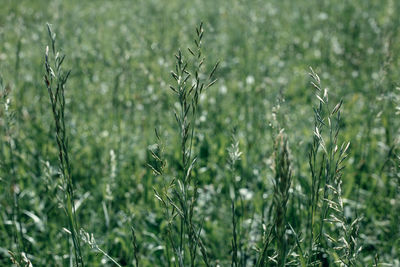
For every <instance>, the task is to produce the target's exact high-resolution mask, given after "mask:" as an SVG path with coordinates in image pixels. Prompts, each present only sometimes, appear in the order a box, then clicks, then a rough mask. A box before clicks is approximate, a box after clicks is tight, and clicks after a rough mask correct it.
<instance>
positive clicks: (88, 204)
mask: <svg viewBox="0 0 400 267" xmlns="http://www.w3.org/2000/svg"><path fill="white" fill-rule="evenodd" d="M0 5H1V8H0V74H1V76H2V77H3V80H4V85H5V86H6V87H9V88H10V89H11V94H10V100H11V106H10V109H11V110H13V112H14V119H13V125H12V128H11V133H12V136H11V137H10V136H9V135H7V134H6V132H5V125H6V120H5V119H4V118H5V117H4V116H3V115H4V110H3V109H2V110H1V111H0V112H1V113H0V114H1V117H0V126H1V128H0V131H1V136H0V141H1V146H0V149H1V153H0V157H1V158H0V162H1V171H0V177H1V180H0V189H1V191H0V216H1V217H0V265H3V266H9V264H10V261H9V256H8V253H7V250H13V249H14V242H13V238H12V235H11V224H12V223H11V219H12V218H11V207H12V205H13V202H12V201H13V200H12V196H11V195H10V193H9V192H10V186H11V185H10V173H9V171H8V170H9V167H10V165H9V164H10V156H9V148H8V146H7V145H6V144H7V140H9V138H12V140H13V148H14V149H13V151H14V153H15V155H16V156H15V170H16V173H15V177H16V179H17V180H18V187H19V190H20V195H19V202H20V209H21V214H22V217H21V220H22V222H23V233H24V236H25V239H26V242H25V243H26V246H27V250H28V251H27V252H28V254H29V255H30V259H31V260H32V263H33V266H67V265H68V263H69V253H70V251H69V246H68V236H67V234H66V233H65V232H64V231H63V230H62V228H63V227H66V221H65V220H64V218H65V215H64V213H63V210H62V209H60V208H59V204H58V201H57V198H56V195H57V194H58V193H57V191H58V190H57V186H56V183H55V182H54V180H56V178H57V164H58V163H57V147H56V144H55V140H54V124H53V119H52V114H51V110H50V103H49V98H48V94H47V90H46V88H45V86H44V82H43V75H44V72H45V69H44V52H45V47H46V45H47V44H48V43H49V38H48V34H47V29H46V22H48V23H50V24H51V25H52V29H53V31H54V32H56V33H57V43H56V44H57V46H58V47H59V48H61V49H62V52H63V53H64V54H65V55H66V59H65V63H64V68H67V69H71V76H70V79H69V81H68V84H67V89H66V101H67V106H66V119H67V128H68V134H69V142H70V155H71V160H72V166H73V177H74V180H75V183H74V185H75V188H76V198H77V202H76V204H77V205H78V210H77V213H78V217H79V225H80V226H81V227H83V228H85V230H87V231H88V232H91V233H93V234H94V236H95V237H96V239H97V241H98V243H99V244H100V246H101V247H102V248H103V249H104V250H105V251H107V252H108V253H109V254H110V255H111V256H112V257H114V258H115V259H116V260H117V261H119V262H120V263H121V264H122V265H131V264H132V261H133V256H132V244H131V235H130V227H131V226H134V227H135V229H136V231H137V235H138V243H139V244H140V252H141V258H142V264H143V265H144V266H163V262H165V259H164V257H165V255H164V254H163V248H164V241H162V236H161V235H160V233H161V232H162V228H163V227H165V224H163V216H162V211H161V208H160V205H159V203H158V201H157V200H156V199H155V197H154V193H153V187H155V188H160V187H161V186H162V185H163V183H164V182H163V181H162V179H161V178H160V177H155V176H154V175H153V174H152V172H151V170H150V169H149V168H148V167H147V163H149V162H151V160H152V159H151V156H150V153H149V151H148V148H149V146H150V147H151V146H152V145H153V144H154V143H155V141H156V138H155V134H154V128H157V129H158V130H159V132H160V135H161V137H162V140H163V142H164V145H165V154H166V159H167V166H166V168H167V170H168V172H167V173H169V174H168V175H169V177H170V178H171V177H173V176H174V172H176V169H179V166H178V159H179V156H178V151H179V150H178V142H179V139H178V134H177V129H176V128H177V126H176V122H175V118H174V115H173V107H174V105H175V98H174V96H173V94H172V92H171V90H169V88H168V87H169V84H171V83H172V78H171V76H170V71H171V70H172V69H173V68H174V62H175V58H174V54H175V53H176V51H177V50H178V48H181V49H182V50H183V51H185V52H186V48H187V47H188V46H192V44H193V38H194V34H195V31H194V29H195V27H196V25H198V24H199V23H200V22H201V21H203V22H204V28H205V34H204V43H203V44H204V52H203V53H204V55H205V56H206V61H205V68H206V69H211V68H212V67H213V64H214V63H215V62H216V61H218V60H219V61H220V66H219V69H218V71H217V73H216V77H217V78H218V82H217V83H216V84H215V85H214V86H213V87H211V88H210V89H209V90H208V91H207V92H206V93H205V95H204V97H202V99H201V101H200V106H201V108H200V110H199V119H198V123H197V131H196V136H195V154H196V155H198V157H199V161H198V164H197V167H196V170H195V173H196V175H197V177H198V179H199V181H200V189H199V190H200V196H199V203H198V208H197V211H196V212H198V214H199V217H201V218H203V217H204V218H205V222H204V235H205V243H206V244H207V248H208V251H209V253H210V259H211V260H212V262H213V263H214V264H218V263H219V264H220V265H221V266H227V265H229V263H230V255H229V253H230V246H229V245H230V238H231V237H230V234H231V230H230V228H229V227H230V224H231V217H230V216H231V215H230V212H231V210H230V198H229V185H228V184H227V183H228V182H227V181H228V178H227V177H228V176H229V172H228V171H227V148H228V147H229V146H230V143H231V133H232V131H233V130H234V129H235V130H236V133H237V137H238V140H239V143H240V150H241V151H242V152H243V155H242V160H241V161H240V163H239V165H240V166H239V167H238V168H239V174H238V177H237V181H238V183H239V185H240V188H241V189H242V190H241V192H243V195H244V196H245V197H244V198H245V205H246V213H245V214H244V218H247V219H246V220H245V223H244V226H243V227H244V228H245V229H246V230H245V232H246V233H248V234H247V239H246V245H245V246H247V247H248V251H249V262H251V258H252V257H254V253H255V252H254V250H253V247H254V246H255V245H256V244H257V242H259V238H260V231H259V229H260V224H261V220H262V218H261V217H262V214H264V213H265V212H266V213H268V207H269V206H270V203H271V197H272V191H273V187H272V179H271V177H272V173H273V172H272V169H271V156H272V145H273V140H272V137H271V125H273V124H274V121H275V120H276V119H277V120H278V121H279V122H280V124H281V125H283V127H284V128H285V132H286V134H287V135H288V138H289V146H290V150H291V157H292V168H293V176H294V178H293V185H292V189H291V193H292V194H291V199H290V200H289V203H290V208H289V210H288V214H289V221H290V223H291V224H292V225H293V226H295V227H296V229H299V231H301V229H304V227H305V225H302V223H301V217H302V216H303V213H304V206H305V205H307V201H306V200H305V195H306V194H307V190H308V189H307V186H306V184H307V182H306V181H309V179H310V171H309V167H308V160H307V154H308V148H309V146H310V144H311V142H312V135H313V131H314V124H313V110H312V105H313V103H315V96H314V91H313V88H312V87H311V86H310V85H309V77H308V74H307V73H308V71H309V66H312V67H313V68H314V69H315V70H316V71H317V72H318V73H319V75H320V77H321V80H322V85H323V87H324V88H327V90H328V92H329V96H330V102H331V103H332V104H334V103H337V102H339V100H340V99H343V101H344V104H343V113H342V117H343V121H342V132H341V135H340V137H339V140H340V141H341V142H343V141H351V148H350V156H349V159H348V162H347V167H346V169H345V170H344V176H343V182H344V185H343V197H344V198H345V200H346V201H345V202H346V212H347V213H346V214H347V216H349V218H354V217H355V216H360V217H363V220H362V222H361V225H360V239H361V243H362V246H363V250H362V252H361V255H360V266H368V265H372V262H373V258H374V256H375V254H378V255H379V257H380V262H382V263H388V264H392V265H393V266H399V264H400V263H399V261H398V258H399V255H400V229H399V224H398V222H399V219H400V193H399V192H400V188H399V186H400V182H399V180H400V179H399V173H400V171H399V167H398V166H399V161H398V158H397V156H396V153H398V144H399V126H400V119H399V115H398V114H396V107H398V106H399V105H400V91H399V90H397V89H396V87H397V86H398V85H399V82H400V78H399V72H400V68H399V67H400V66H399V63H400V61H399V57H398V55H399V52H400V32H399V29H400V28H399V26H400V17H399V16H398V14H399V11H400V2H399V1H396V0H376V1H374V0H366V1H363V0H358V1H340V0H332V1H321V0H299V1H285V0H279V1H278V0H276V1H275V0H268V1H266V0H262V1H261V0H246V1H244V0H243V1H223V0H218V1H215V0H214V1H203V0H202V1H200V0H193V1H181V0H173V1H162V0H137V1H100V0H99V1H75V0H71V1H42V0H36V1H13V0H1V1H0ZM167 178H168V177H167ZM246 222H247V224H246ZM250 222H252V223H250ZM85 247H86V246H85ZM85 260H86V261H87V263H88V266H108V265H107V264H109V266H112V265H111V263H109V262H107V261H106V260H105V259H103V258H102V255H99V254H96V253H91V252H90V249H89V248H88V247H86V249H85Z"/></svg>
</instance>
